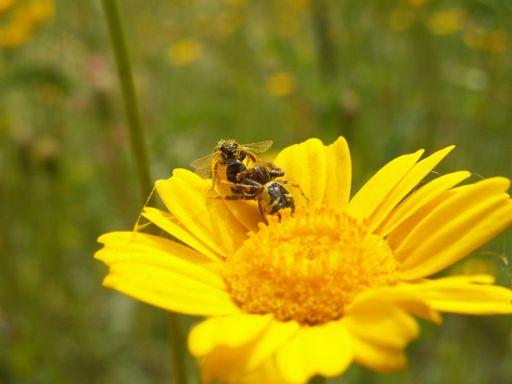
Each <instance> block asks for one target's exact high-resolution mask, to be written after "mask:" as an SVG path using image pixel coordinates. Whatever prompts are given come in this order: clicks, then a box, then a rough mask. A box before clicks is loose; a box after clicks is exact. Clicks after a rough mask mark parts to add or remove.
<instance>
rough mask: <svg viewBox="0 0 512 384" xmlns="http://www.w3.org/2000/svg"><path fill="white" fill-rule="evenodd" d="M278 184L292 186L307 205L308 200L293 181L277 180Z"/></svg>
mask: <svg viewBox="0 0 512 384" xmlns="http://www.w3.org/2000/svg"><path fill="white" fill-rule="evenodd" d="M279 182H280V183H281V184H286V185H290V186H292V187H293V188H295V189H298V190H299V192H300V194H301V195H302V197H303V198H304V200H306V201H307V202H308V203H309V198H308V197H307V196H306V195H305V194H304V191H303V190H302V188H301V187H300V185H299V184H297V183H294V182H293V181H290V180H286V179H279Z"/></svg>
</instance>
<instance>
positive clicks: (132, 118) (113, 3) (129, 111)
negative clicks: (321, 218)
mask: <svg viewBox="0 0 512 384" xmlns="http://www.w3.org/2000/svg"><path fill="white" fill-rule="evenodd" d="M102 4H103V10H104V14H105V19H106V21H107V25H108V30H109V34H110V39H111V41H112V46H113V49H114V55H115V60H116V64H117V72H118V76H119V82H120V84H121V90H122V94H123V100H124V106H125V113H126V120H127V123H128V128H129V131H130V144H131V151H132V154H133V157H134V161H135V165H136V168H137V175H138V179H139V186H140V192H141V200H142V202H143V204H144V203H145V200H146V197H147V196H149V194H150V193H151V190H152V188H153V186H152V183H151V173H150V168H149V157H148V151H147V146H146V140H145V136H144V131H143V129H142V124H141V119H140V114H139V108H138V105H137V98H136V96H135V87H134V84H133V75H132V70H131V65H130V59H129V56H128V48H127V46H126V39H125V37H124V33H123V28H122V24H121V17H120V12H119V6H118V3H117V0H102ZM168 324H169V331H170V337H171V354H172V359H171V360H172V375H173V379H174V380H173V381H174V383H177V384H186V383H187V372H186V367H185V360H184V357H185V349H184V340H183V335H182V332H181V326H180V319H179V317H178V315H176V314H174V313H169V318H168Z"/></svg>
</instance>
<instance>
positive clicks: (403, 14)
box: [388, 7, 416, 32]
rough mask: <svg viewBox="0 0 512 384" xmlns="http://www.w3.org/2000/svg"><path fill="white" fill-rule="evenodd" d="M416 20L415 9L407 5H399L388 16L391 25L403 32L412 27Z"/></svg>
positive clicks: (392, 27)
mask: <svg viewBox="0 0 512 384" xmlns="http://www.w3.org/2000/svg"><path fill="white" fill-rule="evenodd" d="M415 21H416V14H415V13H414V11H413V10H411V9H409V8H405V7H397V8H395V9H393V10H392V11H391V13H390V14H389V17H388V22H389V26H390V27H391V29H393V30H395V31H397V32H403V31H406V30H408V29H409V28H411V27H412V25H413V24H414V22H415Z"/></svg>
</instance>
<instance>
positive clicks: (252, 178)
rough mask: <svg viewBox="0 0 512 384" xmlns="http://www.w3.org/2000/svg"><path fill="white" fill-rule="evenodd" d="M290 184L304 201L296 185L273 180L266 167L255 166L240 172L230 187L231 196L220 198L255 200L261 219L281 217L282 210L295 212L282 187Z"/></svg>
mask: <svg viewBox="0 0 512 384" xmlns="http://www.w3.org/2000/svg"><path fill="white" fill-rule="evenodd" d="M285 184H290V185H291V186H293V187H295V188H297V189H298V190H299V191H300V192H301V194H302V195H303V197H304V199H305V200H307V198H306V197H305V196H304V193H303V192H302V190H301V189H300V187H299V185H298V184H295V183H292V182H290V181H288V180H285V179H279V180H274V177H273V174H272V173H271V172H269V171H268V169H267V168H266V167H263V166H259V165H257V166H255V167H252V168H248V169H246V170H245V171H242V172H240V173H239V174H238V175H237V182H236V184H233V185H232V186H231V191H232V192H233V194H232V195H227V196H224V197H222V198H224V199H226V200H256V201H258V207H259V209H260V213H261V215H262V216H263V217H266V216H267V215H275V214H277V216H278V217H281V214H280V211H281V210H282V209H290V211H291V213H292V214H293V213H294V212H295V200H294V199H293V196H292V194H291V193H290V191H289V190H288V189H287V188H286V187H285V186H284V185H285Z"/></svg>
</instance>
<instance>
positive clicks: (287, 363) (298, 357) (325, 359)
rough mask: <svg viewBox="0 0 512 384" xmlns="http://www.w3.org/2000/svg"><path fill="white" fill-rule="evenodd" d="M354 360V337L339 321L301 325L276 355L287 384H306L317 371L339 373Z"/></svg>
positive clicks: (329, 374) (329, 375)
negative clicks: (316, 324)
mask: <svg viewBox="0 0 512 384" xmlns="http://www.w3.org/2000/svg"><path fill="white" fill-rule="evenodd" d="M352 359H353V351H352V340H351V337H350V335H349V333H348V332H347V330H346V328H345V327H344V325H343V324H342V323H341V322H339V321H336V322H330V323H326V324H323V325H318V326H311V327H302V328H301V329H300V330H299V332H297V333H296V334H295V336H293V337H292V338H291V339H290V340H289V341H288V343H286V344H285V345H284V346H283V347H282V348H281V349H280V350H279V351H278V352H277V355H276V362H277V366H278V368H279V370H280V372H281V374H282V376H283V378H284V379H285V381H286V382H288V383H305V382H306V381H307V380H308V379H309V378H311V377H313V376H314V375H316V374H319V375H323V376H326V377H333V376H338V375H340V374H341V373H343V372H344V371H345V370H346V369H347V368H348V366H349V365H350V363H351V361H352Z"/></svg>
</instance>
